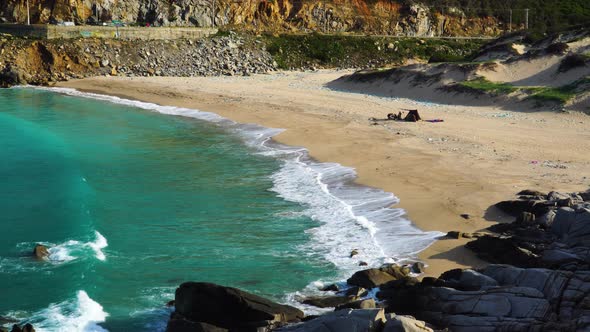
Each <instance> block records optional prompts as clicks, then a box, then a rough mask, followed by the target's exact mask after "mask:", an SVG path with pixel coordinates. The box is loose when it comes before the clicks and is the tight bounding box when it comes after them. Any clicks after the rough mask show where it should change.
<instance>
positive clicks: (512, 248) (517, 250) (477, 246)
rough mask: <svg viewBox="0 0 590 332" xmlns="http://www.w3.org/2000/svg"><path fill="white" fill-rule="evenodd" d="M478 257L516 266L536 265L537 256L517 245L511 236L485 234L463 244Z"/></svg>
mask: <svg viewBox="0 0 590 332" xmlns="http://www.w3.org/2000/svg"><path fill="white" fill-rule="evenodd" d="M465 246H466V247H467V248H469V249H471V250H473V251H474V252H475V253H476V254H477V256H478V257H480V258H482V259H484V260H486V261H488V262H491V263H503V264H512V265H516V266H523V267H526V266H536V265H537V264H538V258H539V256H538V255H537V254H535V253H534V252H531V251H530V250H528V249H525V248H522V247H520V246H519V243H518V242H517V241H515V239H513V238H511V237H499V236H494V235H485V236H482V237H480V238H478V239H476V240H475V241H471V242H469V243H467V244H466V245H465Z"/></svg>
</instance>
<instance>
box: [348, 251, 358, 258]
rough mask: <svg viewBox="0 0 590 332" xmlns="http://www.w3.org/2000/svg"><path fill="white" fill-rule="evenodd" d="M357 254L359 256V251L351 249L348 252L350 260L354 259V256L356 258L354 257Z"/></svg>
mask: <svg viewBox="0 0 590 332" xmlns="http://www.w3.org/2000/svg"><path fill="white" fill-rule="evenodd" d="M358 254H359V251H358V250H357V249H353V250H352V251H351V252H350V258H352V257H354V256H356V255H358Z"/></svg>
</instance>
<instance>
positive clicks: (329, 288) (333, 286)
mask: <svg viewBox="0 0 590 332" xmlns="http://www.w3.org/2000/svg"><path fill="white" fill-rule="evenodd" d="M321 290H322V291H324V292H329V291H332V292H337V291H339V290H340V287H338V285H337V284H330V285H328V286H326V287H324V288H322V289H321Z"/></svg>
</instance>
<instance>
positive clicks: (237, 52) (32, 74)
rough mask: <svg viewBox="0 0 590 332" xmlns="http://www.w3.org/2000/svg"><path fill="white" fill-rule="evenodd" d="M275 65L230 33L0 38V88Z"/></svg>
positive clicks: (261, 69) (241, 71)
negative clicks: (134, 37)
mask: <svg viewBox="0 0 590 332" xmlns="http://www.w3.org/2000/svg"><path fill="white" fill-rule="evenodd" d="M275 66H276V64H275V63H274V61H273V59H272V57H271V55H270V54H269V53H268V52H266V51H265V50H264V48H263V47H261V46H260V45H258V44H257V43H256V41H254V40H245V39H242V38H239V37H237V36H233V35H231V36H227V37H215V38H208V39H199V40H173V41H169V40H153V41H141V40H127V41H125V40H104V39H77V40H35V41H32V40H26V39H9V38H8V37H4V38H0V68H2V69H1V70H0V87H8V86H12V85H20V84H34V85H47V84H50V83H51V82H57V81H64V80H68V79H72V78H84V77H90V76H97V75H113V76H114V75H122V76H131V77H132V76H180V77H187V76H216V75H250V74H253V73H266V72H269V71H273V70H275Z"/></svg>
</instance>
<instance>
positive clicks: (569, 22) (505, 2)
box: [406, 0, 590, 37]
mask: <svg viewBox="0 0 590 332" xmlns="http://www.w3.org/2000/svg"><path fill="white" fill-rule="evenodd" d="M409 1H411V0H406V2H409ZM420 2H422V3H425V4H427V5H428V6H430V7H431V8H432V9H433V10H436V11H443V12H444V11H445V10H446V11H447V12H448V8H449V7H457V8H459V9H461V10H463V11H464V12H465V13H466V14H467V16H495V17H499V18H500V19H502V20H503V21H504V22H508V21H509V15H510V12H509V10H510V9H512V22H513V24H514V25H515V27H516V26H521V25H524V21H525V11H524V10H525V9H527V8H528V9H529V27H530V28H531V30H533V31H537V32H557V31H563V30H566V29H568V28H570V27H574V26H579V25H581V24H588V23H589V22H590V1H588V0H420ZM531 37H534V35H531Z"/></svg>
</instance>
